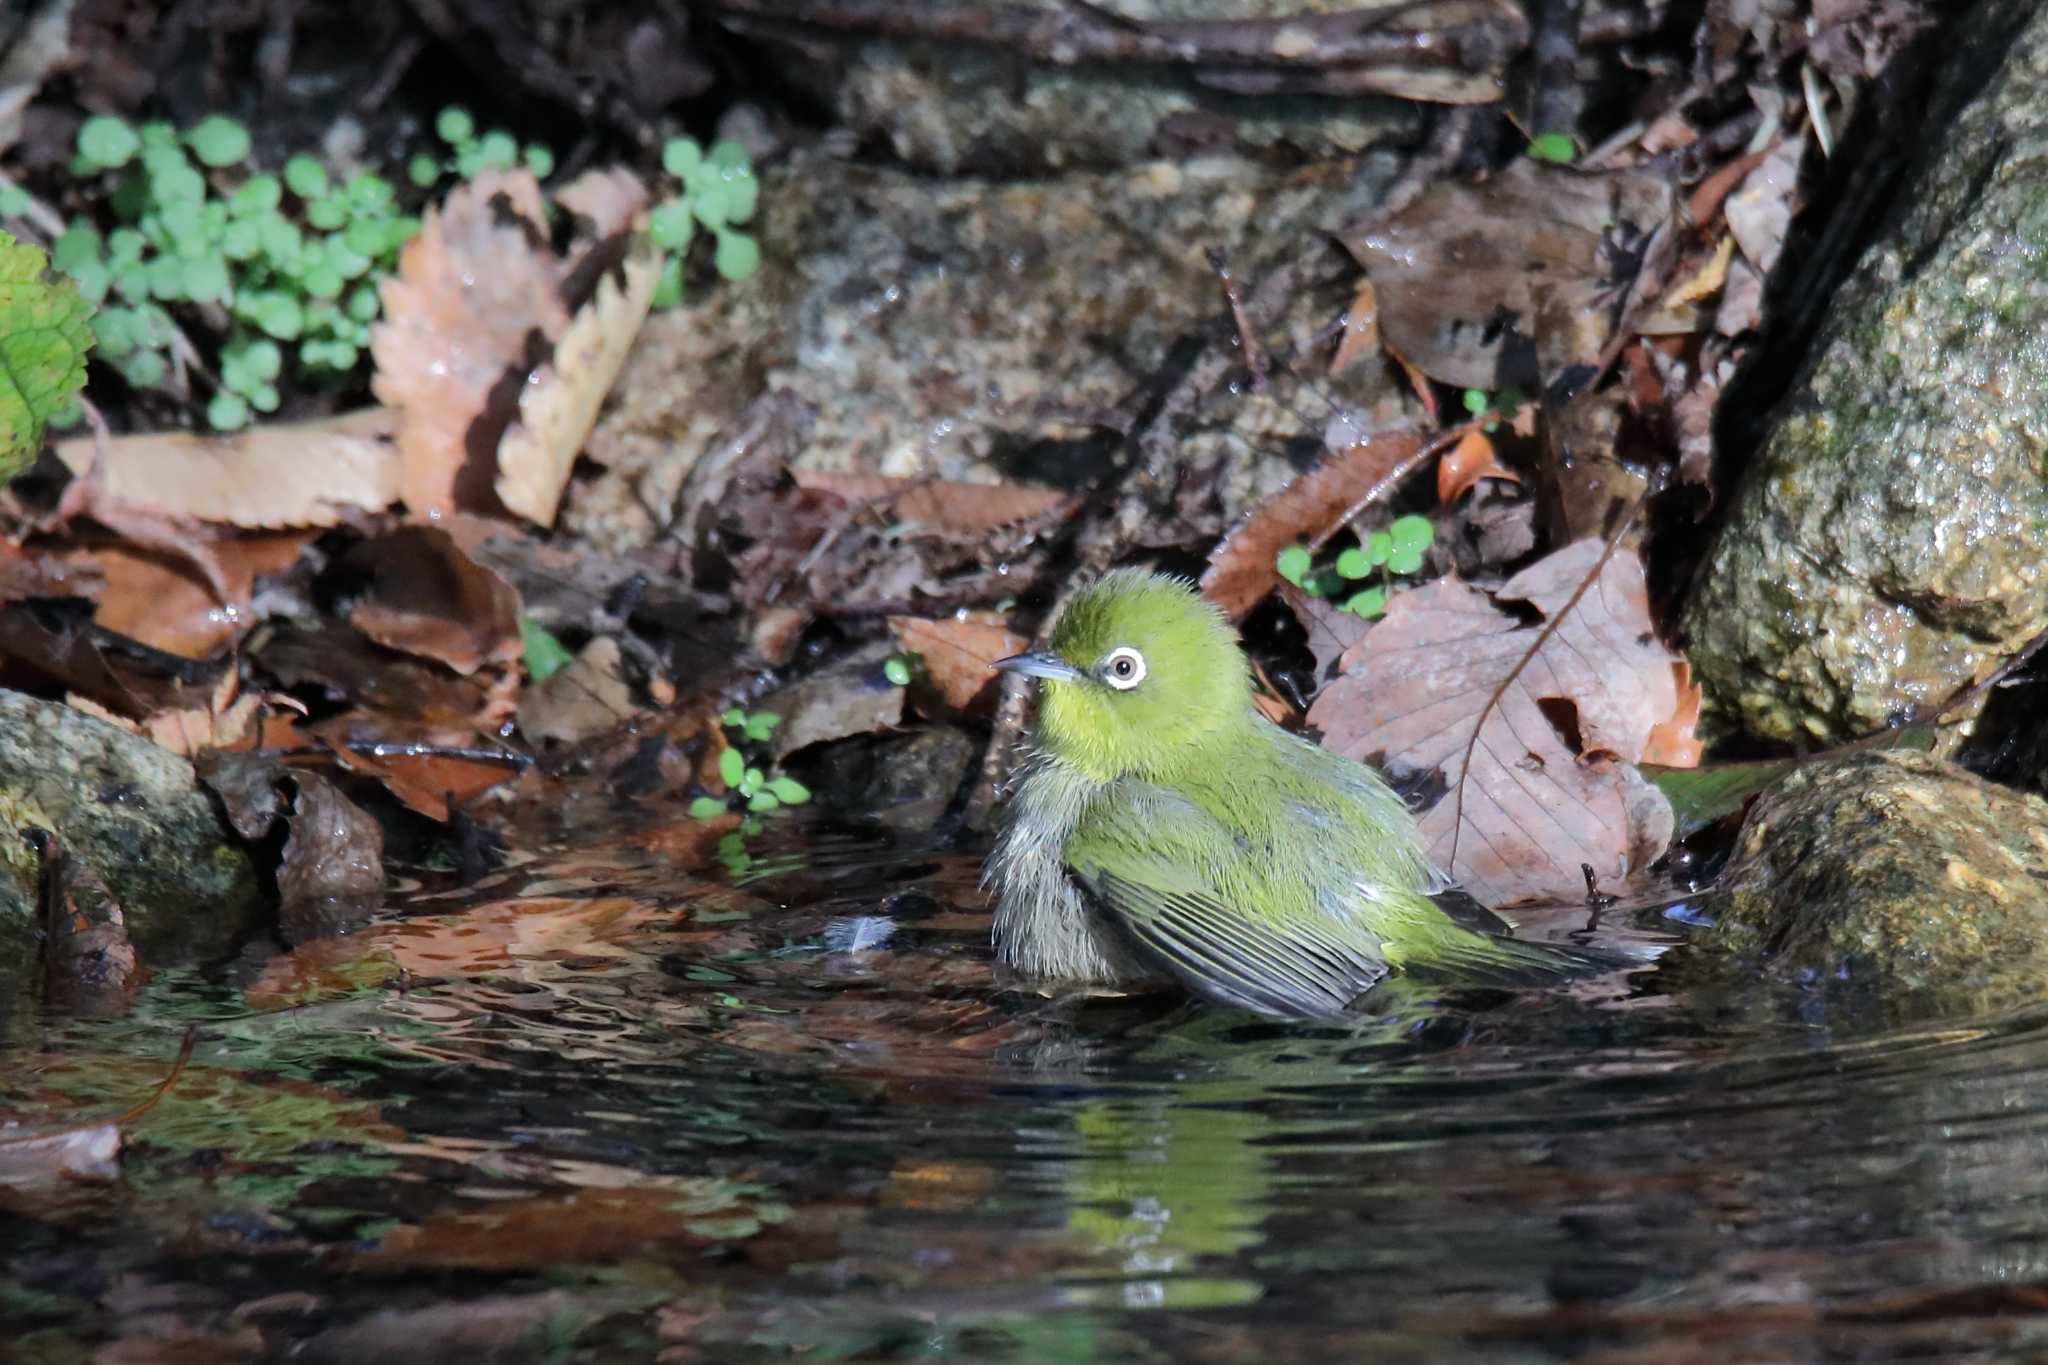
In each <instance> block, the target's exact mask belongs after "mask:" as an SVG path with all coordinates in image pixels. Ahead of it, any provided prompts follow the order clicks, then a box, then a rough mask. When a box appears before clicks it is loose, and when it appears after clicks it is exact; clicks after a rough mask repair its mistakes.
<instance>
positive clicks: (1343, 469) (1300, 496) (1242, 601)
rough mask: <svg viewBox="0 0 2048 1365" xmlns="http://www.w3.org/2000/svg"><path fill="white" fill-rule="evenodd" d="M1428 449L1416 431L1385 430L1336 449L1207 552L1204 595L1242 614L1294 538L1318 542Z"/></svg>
mask: <svg viewBox="0 0 2048 1365" xmlns="http://www.w3.org/2000/svg"><path fill="white" fill-rule="evenodd" d="M1421 449H1422V438H1421V437H1419V436H1417V435H1416V434H1415V433H1414V432H1412V431H1382V432H1380V433H1378V434H1377V435H1374V436H1370V437H1367V438H1366V439H1365V440H1363V441H1361V442H1359V443H1358V444H1357V445H1354V446H1351V447H1349V448H1348V449H1344V450H1339V451H1336V452H1333V453H1332V454H1330V455H1329V456H1327V457H1325V458H1324V460H1323V461H1322V463H1320V464H1318V465H1317V466H1316V467H1315V468H1314V469H1311V470H1310V471H1309V472H1308V473H1306V474H1303V475H1302V476H1301V477H1300V478H1298V479H1296V480H1295V481H1294V482H1293V483H1290V484H1288V485H1287V487H1285V488H1283V489H1281V490H1280V491H1279V492H1278V493H1275V494H1274V495H1273V496H1272V497H1270V498H1268V499H1266V500H1265V501H1264V502H1262V503H1260V504H1259V505H1258V506H1257V507H1255V508H1253V509H1252V510H1251V512H1249V513H1248V514H1246V516H1245V517H1244V519H1243V520H1242V521H1240V522H1238V523H1237V525H1235V526H1233V527H1231V528H1230V531H1229V533H1228V534H1226V535H1225V536H1224V537H1223V540H1222V541H1221V543H1219V544H1218V545H1217V546H1216V549H1215V550H1214V552H1212V553H1211V554H1210V556H1209V571H1208V572H1207V573H1205V574H1203V575H1202V595H1203V596H1204V597H1206V598H1208V599H1209V600H1210V601H1211V602H1214V603H1215V604H1216V605H1217V606H1219V607H1221V608H1222V609H1223V614H1224V615H1226V616H1228V617H1230V618H1231V619H1232V620H1237V619H1238V618H1239V617H1242V616H1243V615H1244V614H1245V613H1246V612H1248V611H1250V610H1251V609H1252V608H1253V607H1255V606H1257V605H1258V603H1259V599H1260V598H1262V597H1264V596H1265V595H1266V594H1267V593H1269V592H1271V591H1272V590H1273V587H1274V585H1275V584H1277V583H1279V582H1280V581H1281V579H1280V574H1279V571H1278V570H1277V569H1276V568H1275V567H1274V564H1275V561H1276V560H1277V559H1278V557H1279V554H1280V551H1282V550H1284V549H1286V548H1287V547H1288V546H1289V545H1292V544H1294V543H1295V542H1296V541H1300V540H1305V541H1307V542H1309V543H1310V544H1311V545H1319V544H1321V542H1322V541H1323V540H1324V539H1325V538H1326V537H1328V536H1329V535H1330V533H1331V532H1332V531H1334V530H1335V529H1336V528H1337V524H1338V519H1339V518H1340V517H1341V516H1342V514H1343V513H1344V511H1345V510H1346V509H1347V508H1349V507H1351V506H1352V505H1353V504H1354V503H1356V502H1358V501H1359V500H1360V499H1361V498H1364V497H1365V496H1366V495H1367V494H1368V493H1370V492H1371V491H1372V490H1373V489H1374V488H1375V487H1376V486H1378V485H1383V484H1384V485H1387V486H1388V488H1389V491H1391V481H1392V480H1393V479H1394V477H1395V475H1396V473H1397V471H1400V470H1401V469H1402V467H1403V465H1404V464H1405V462H1406V461H1408V460H1409V459H1410V458H1411V457H1413V456H1414V455H1415V454H1416V453H1417V452H1418V451H1420V450H1421Z"/></svg>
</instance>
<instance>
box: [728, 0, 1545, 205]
mask: <svg viewBox="0 0 2048 1365" xmlns="http://www.w3.org/2000/svg"><path fill="white" fill-rule="evenodd" d="M987 8H988V7H987V6H983V5H980V4H978V3H970V2H969V0H932V3H931V4H930V8H929V9H928V10H927V11H926V14H925V17H926V19H927V22H928V26H929V27H928V30H927V31H939V30H942V29H945V28H947V27H948V26H950V25H951V24H952V23H953V22H954V21H955V20H960V19H963V18H964V16H965V14H966V12H968V11H971V10H977V9H979V10H982V11H984V12H985V11H986V10H987ZM1309 8H1310V7H1309V6H1306V5H1304V4H1302V3H1301V0H1120V3H1119V4H1118V5H1117V6H1116V9H1117V13H1118V16H1119V17H1120V18H1122V19H1125V20H1128V21H1129V22H1131V23H1132V24H1145V23H1166V24H1172V23H1176V22H1183V21H1194V22H1211V23H1213V22H1229V21H1246V20H1250V21H1259V20H1286V19H1289V18H1293V17H1295V16H1304V11H1305V10H1308V9H1309ZM1034 9H1036V10H1040V11H1047V12H1049V13H1050V14H1051V15H1052V16H1056V17H1059V18H1063V19H1065V20H1066V21H1068V22H1070V23H1071V22H1079V21H1083V20H1085V18H1086V16H1085V15H1083V14H1080V13H1078V12H1077V11H1075V10H1074V9H1073V8H1072V7H1070V6H1066V5H1064V4H1063V3H1062V0H1032V2H1031V3H1026V4H1022V5H1015V6H1012V7H1009V9H1008V13H1009V14H1010V15H1011V16H1012V17H1015V18H1018V19H1020V20H1021V19H1022V18H1023V17H1024V16H1026V15H1028V14H1029V12H1030V11H1031V10H1034ZM800 13H801V7H800V6H798V7H791V11H790V17H791V18H792V19H794V18H796V17H797V15H798V14H800ZM1304 17H1307V16H1304ZM963 27H964V28H966V29H967V30H970V31H971V30H973V29H974V28H975V25H974V24H972V23H965V24H964V25H963ZM754 31H755V33H756V35H757V36H758V37H759V38H760V39H761V40H762V41H764V42H766V43H768V44H769V45H770V47H771V48H772V49H773V50H774V51H775V53H776V54H777V57H778V59H779V60H778V70H779V71H780V72H781V73H782V74H783V75H784V76H785V77H786V78H787V79H788V80H790V81H791V82H792V83H793V84H795V85H796V86H797V87H798V88H800V89H803V90H805V91H806V92H807V93H809V94H810V95H811V97H812V98H814V99H815V100H817V101H818V102H819V103H820V104H823V105H825V106H826V107H828V108H829V109H831V110H832V112H833V113H834V115H836V116H837V119H838V121H839V122H841V123H843V124H845V125H846V126H847V127H849V128H851V129H853V130H854V131H856V132H858V133H860V134H862V135H863V136H865V137H869V138H875V139H879V140H882V141H885V142H886V143H887V144H888V147H889V150H890V151H891V152H892V153H894V154H895V155H896V156H897V157H898V158H900V159H901V160H903V161H905V162H907V163H908V164H910V165H913V166H917V167H921V168H923V169H926V170H932V171H937V172H940V173H942V174H947V175H952V174H957V173H959V172H962V171H968V172H997V173H1004V174H1020V173H1022V174H1029V173H1033V172H1039V171H1045V170H1057V169H1061V168H1065V167H1073V166H1117V165H1129V164H1133V163H1135V162H1139V161H1143V160H1146V159H1148V158H1151V157H1155V156H1163V155H1175V154H1179V153H1184V152H1186V151H1188V150H1190V149H1209V150H1216V151H1227V152H1233V153H1272V152H1282V153H1284V154H1287V155H1290V156H1307V157H1329V156H1343V155H1349V154H1354V153H1357V152H1360V151H1364V150H1366V149H1367V148H1369V147H1371V146H1373V145H1375V144H1376V143H1383V142H1388V141H1395V140H1398V141H1400V142H1403V143H1412V142H1413V141H1415V140H1416V139H1417V137H1418V136H1419V134H1420V132H1421V130H1422V128H1423V127H1424V126H1425V123H1424V120H1425V117H1426V115H1425V113H1424V111H1423V108H1422V106H1419V105H1417V104H1415V103H1413V102H1411V101H1407V100H1401V99H1394V98H1390V97H1388V96H1386V95H1385V94H1378V95H1375V94H1361V93H1357V92H1347V93H1345V94H1320V93H1303V92H1299V91H1295V92H1290V91H1287V90H1275V91H1271V92H1258V93H1241V92H1238V91H1235V90H1227V89H1222V88H1218V86H1217V84H1216V83H1214V82H1213V81H1212V82H1209V83H1205V82H1204V81H1203V80H1202V79H1200V78H1198V75H1197V72H1196V69H1195V68H1193V67H1191V66H1189V65H1185V64H1180V63H1152V62H1144V61H1136V60H1117V61H1093V62H1091V61H1076V62H1059V61H1054V60H1047V59H1046V58H1044V57H1034V56H1033V55H1031V54H1029V53H1026V52H1022V51H1018V50H1015V49H1013V48H1011V47H1006V46H1000V45H995V44H990V43H980V42H969V41H950V42H949V41H931V40H920V39H908V40H897V39H894V38H891V37H887V36H882V35H879V34H877V33H873V32H867V33H860V32H850V31H849V32H835V31H832V30H831V29H829V28H826V27H823V26H805V27H795V26H790V27H782V26H779V25H774V24H769V25H766V26H761V27H758V28H756V29H755V30H754ZM1283 31H1284V30H1283ZM1300 32H1301V33H1302V34H1304V35H1305V34H1306V30H1300ZM1490 55H1492V56H1493V57H1495V58H1502V57H1504V56H1505V55H1506V54H1505V52H1499V51H1496V52H1494V53H1492V54H1490ZM1214 74H1217V75H1222V74H1223V73H1222V72H1221V71H1217V72H1216V73H1214ZM1385 74H1386V76H1387V78H1388V79H1389V80H1393V81H1396V82H1398V81H1399V80H1400V78H1401V75H1402V73H1400V72H1397V71H1395V70H1394V69H1392V68H1391V67H1390V68H1388V69H1387V70H1386V73H1385ZM1494 83H1495V82H1494V79H1493V73H1490V72H1481V73H1479V74H1478V75H1477V76H1476V78H1475V79H1474V80H1473V82H1472V88H1473V89H1474V91H1475V92H1476V91H1478V90H1483V89H1484V88H1486V87H1487V86H1489V85H1493V84H1494ZM1397 88H1406V87H1400V86H1397Z"/></svg>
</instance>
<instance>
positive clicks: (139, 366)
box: [121, 351, 170, 389]
mask: <svg viewBox="0 0 2048 1365" xmlns="http://www.w3.org/2000/svg"><path fill="white" fill-rule="evenodd" d="M169 373H170V365H169V363H168V362H167V361H165V359H164V353H163V352H162V351H137V352H135V353H134V354H133V355H131V356H129V357H128V359H127V360H126V361H125V362H124V363H123V364H122V366H121V377H122V378H123V379H126V380H127V381H128V382H129V383H130V384H133V385H134V386H135V387H136V388H138V389H153V388H156V387H157V386H159V385H160V384H162V383H163V382H164V378H165V376H166V375H168V374H169Z"/></svg>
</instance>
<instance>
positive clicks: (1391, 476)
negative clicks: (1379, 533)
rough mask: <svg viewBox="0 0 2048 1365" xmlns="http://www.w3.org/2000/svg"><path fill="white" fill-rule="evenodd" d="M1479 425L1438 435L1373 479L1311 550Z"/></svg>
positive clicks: (1473, 423)
mask: <svg viewBox="0 0 2048 1365" xmlns="http://www.w3.org/2000/svg"><path fill="white" fill-rule="evenodd" d="M1478 424H1479V419H1478V418H1476V417H1475V418H1473V419H1472V420H1471V421H1469V422H1461V423H1459V424H1458V425H1457V426H1454V427H1452V428H1450V429H1449V430H1448V431H1443V432H1440V433H1438V434H1437V436H1436V437H1435V439H1433V440H1431V441H1429V442H1428V443H1426V444H1425V445H1423V446H1422V448H1421V449H1419V450H1417V451H1416V452H1415V453H1414V454H1413V455H1410V456H1409V457H1408V458H1406V459H1405V460H1402V461H1400V462H1399V463H1397V464H1396V465H1395V466H1394V467H1393V468H1392V469H1389V470H1388V471H1387V472H1386V473H1384V474H1382V475H1380V476H1379V478H1377V479H1374V480H1373V481H1372V483H1371V485H1369V486H1368V487H1367V488H1366V490H1365V491H1364V492H1363V493H1361V494H1359V495H1358V497H1357V498H1355V499H1353V501H1352V503H1351V505H1350V506H1349V507H1346V508H1345V509H1344V510H1343V512H1342V513H1340V514H1339V515H1338V516H1337V517H1336V519H1335V520H1333V521H1332V522H1331V523H1330V524H1329V525H1328V526H1325V527H1324V528H1323V529H1322V530H1321V531H1319V532H1317V533H1316V534H1315V535H1314V536H1312V537H1310V539H1309V542H1308V548H1309V551H1310V552H1311V553H1314V552H1315V551H1317V550H1320V549H1322V548H1323V546H1324V545H1325V544H1326V543H1327V542H1328V541H1329V539H1330V537H1331V536H1334V535H1336V534H1337V533H1338V532H1339V531H1341V530H1343V529H1344V528H1345V527H1347V526H1350V525H1351V523H1352V522H1354V521H1356V520H1358V518H1359V517H1361V516H1363V515H1365V511H1366V509H1367V508H1369V507H1371V506H1373V505H1374V504H1375V503H1379V502H1383V501H1385V500H1386V498H1387V496H1388V494H1390V493H1392V492H1393V491H1394V490H1395V489H1396V488H1398V487H1400V486H1401V485H1402V484H1403V483H1405V482H1406V481H1407V479H1408V476H1409V475H1410V474H1413V473H1414V472H1415V471H1416V470H1417V469H1419V468H1421V467H1422V466H1423V465H1425V464H1427V463H1428V462H1429V461H1431V460H1433V459H1435V458H1436V457H1437V456H1438V455H1441V454H1442V453H1443V452H1444V451H1445V450H1447V449H1449V448H1450V447H1452V446H1455V445H1456V444H1457V443H1458V442H1459V441H1461V440H1463V439H1464V438H1465V433H1466V432H1468V431H1471V430H1472V429H1473V428H1474V427H1476V426H1477V425H1478Z"/></svg>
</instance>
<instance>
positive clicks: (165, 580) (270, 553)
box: [66, 531, 314, 659]
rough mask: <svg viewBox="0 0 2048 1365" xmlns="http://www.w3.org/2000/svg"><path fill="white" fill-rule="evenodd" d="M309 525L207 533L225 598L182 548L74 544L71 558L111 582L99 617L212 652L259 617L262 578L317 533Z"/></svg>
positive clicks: (191, 652) (192, 655)
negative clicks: (255, 607) (174, 551)
mask: <svg viewBox="0 0 2048 1365" xmlns="http://www.w3.org/2000/svg"><path fill="white" fill-rule="evenodd" d="M313 536H314V533H313V532H311V531H285V532H278V533H273V534H261V533H259V534H254V535H234V534H215V535H209V536H208V537H207V538H206V542H207V544H208V546H209V547H210V548H209V556H210V558H211V559H212V561H213V564H214V566H215V575H214V576H215V579H216V580H217V581H218V582H219V583H220V584H221V586H223V587H225V588H226V590H227V594H228V595H227V598H226V600H221V599H220V598H218V597H216V596H215V589H214V585H213V584H212V583H209V582H208V581H207V579H206V577H205V576H203V575H202V574H201V573H199V571H198V570H197V569H196V568H195V567H194V565H193V564H192V561H191V560H190V559H189V558H187V557H186V556H183V555H170V554H166V553H164V552H163V551H161V550H156V549H151V548H149V547H146V546H140V545H134V544H131V543H129V542H126V541H115V542H113V543H111V544H106V545H101V546H95V547H90V548H86V549H80V550H73V551H71V552H69V553H68V554H67V555H66V558H67V559H69V560H71V561H73V562H75V563H76V564H78V565H79V566H80V567H81V568H82V569H88V570H97V571H98V574H99V576H100V578H101V580H102V582H103V583H104V584H105V587H104V590H103V591H102V592H101V593H100V595H99V604H98V606H97V607H96V608H95V609H94V611H93V620H94V621H95V622H97V623H98V624H99V625H101V626H104V627H105V628H106V629H108V630H111V631H113V632H115V633H116V634H118V635H125V636H127V637H128V638H129V639H131V640H136V641H139V642H141V643H142V644H145V645H148V646H149V647H150V648H151V649H160V650H163V651H164V652H165V653H166V654H176V655H178V656H179V657H181V658H186V659H204V658H208V657H211V656H212V655H213V654H214V653H215V652H216V651H217V650H219V649H220V648H221V647H222V646H223V645H226V644H228V643H229V642H231V641H233V640H237V639H239V638H241V636H242V635H243V634H245V633H246V632H248V631H249V630H251V629H252V628H254V627H255V625H256V624H257V621H256V619H255V617H253V616H252V615H250V612H249V603H250V598H251V596H252V594H253V593H254V592H255V588H256V583H257V580H259V579H262V578H267V577H269V576H271V575H273V574H278V573H282V572H284V571H285V570H286V569H289V568H290V567H291V566H292V565H293V564H294V563H296V562H297V561H298V558H299V554H300V552H301V551H302V550H304V549H305V547H306V546H307V544H308V543H310V542H311V541H312V539H313Z"/></svg>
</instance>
